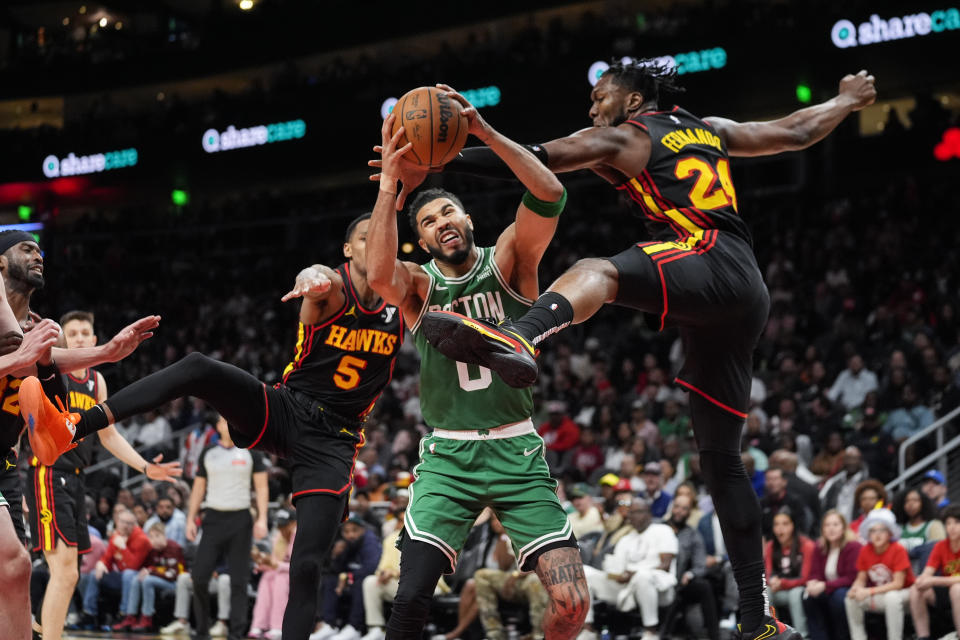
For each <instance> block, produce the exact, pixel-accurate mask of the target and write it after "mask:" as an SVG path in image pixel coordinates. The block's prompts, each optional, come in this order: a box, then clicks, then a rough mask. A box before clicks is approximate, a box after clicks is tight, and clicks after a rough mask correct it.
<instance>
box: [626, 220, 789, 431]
mask: <svg viewBox="0 0 960 640" xmlns="http://www.w3.org/2000/svg"><path fill="white" fill-rule="evenodd" d="M608 259H609V260H610V262H611V263H613V265H614V266H615V267H616V269H617V272H618V275H619V286H618V291H617V297H616V300H615V301H614V303H615V304H618V305H622V306H626V307H630V308H633V309H638V310H640V311H643V312H644V314H645V316H646V320H647V324H648V325H649V326H651V328H653V329H655V330H657V331H662V330H664V329H666V328H669V327H678V328H679V330H680V336H681V339H682V341H683V346H684V351H685V362H684V364H683V368H682V369H681V370H680V373H679V375H678V376H677V379H676V382H677V384H679V385H681V386H682V387H684V388H686V389H687V390H689V391H690V392H691V393H696V394H699V395H700V396H702V397H703V398H705V399H706V400H708V401H709V402H710V403H712V404H713V405H714V406H716V407H718V408H719V409H722V410H724V411H727V412H730V413H733V414H734V415H737V416H739V417H742V418H746V410H747V407H748V403H749V398H750V381H751V378H752V374H753V350H754V348H755V347H756V344H757V340H758V339H759V338H760V335H761V333H762V332H763V329H764V327H765V326H766V322H767V315H768V313H769V311H770V296H769V294H768V293H767V287H766V285H765V284H764V283H763V278H762V276H761V274H760V270H759V268H758V267H757V261H756V258H755V257H754V255H753V250H752V249H751V247H750V245H749V244H748V243H747V242H746V241H745V240H743V239H741V238H739V237H738V236H735V235H733V234H730V233H726V232H722V231H717V230H709V231H707V232H706V233H705V234H704V237H703V239H702V240H701V241H700V242H699V243H697V244H695V245H692V246H691V245H688V244H685V243H679V242H643V243H640V244H636V245H634V246H632V247H630V248H629V249H627V250H626V251H623V252H622V253H619V254H617V255H615V256H613V257H611V258H608Z"/></svg>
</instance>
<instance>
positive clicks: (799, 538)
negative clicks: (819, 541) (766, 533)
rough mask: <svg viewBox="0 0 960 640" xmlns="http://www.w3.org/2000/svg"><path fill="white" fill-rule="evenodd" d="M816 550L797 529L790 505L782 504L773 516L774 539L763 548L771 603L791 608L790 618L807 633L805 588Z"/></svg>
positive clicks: (804, 633) (798, 627)
mask: <svg viewBox="0 0 960 640" xmlns="http://www.w3.org/2000/svg"><path fill="white" fill-rule="evenodd" d="M813 552H814V544H813V541H812V540H811V539H810V538H808V537H806V536H805V535H802V534H800V532H799V531H797V526H796V523H795V522H794V520H793V514H792V513H791V511H790V508H789V507H781V509H780V510H779V511H778V512H777V513H776V515H774V516H773V539H772V540H770V541H769V542H767V544H766V545H764V548H763V562H764V564H765V565H766V570H767V586H768V587H769V588H770V595H771V597H770V601H771V603H772V604H775V605H777V606H778V607H788V608H789V609H790V621H791V622H792V623H793V626H794V628H795V629H796V630H797V631H799V632H800V633H801V634H802V635H803V636H804V637H806V635H807V617H806V614H804V611H803V592H804V587H805V585H806V584H807V580H809V579H810V560H811V559H812V558H813Z"/></svg>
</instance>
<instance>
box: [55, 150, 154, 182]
mask: <svg viewBox="0 0 960 640" xmlns="http://www.w3.org/2000/svg"><path fill="white" fill-rule="evenodd" d="M136 164H137V150H136V149H123V150H122V151H108V152H107V153H94V154H91V155H89V156H78V155H76V154H75V153H68V154H67V155H66V157H65V158H58V157H57V156H54V155H49V156H47V157H46V158H44V159H43V175H45V176H47V177H48V178H60V177H66V176H82V175H86V174H88V173H100V172H101V171H110V170H111V169H123V168H124V167H132V166H134V165H136Z"/></svg>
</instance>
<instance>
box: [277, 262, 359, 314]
mask: <svg viewBox="0 0 960 640" xmlns="http://www.w3.org/2000/svg"><path fill="white" fill-rule="evenodd" d="M294 298H303V302H302V303H301V305H300V322H302V323H303V324H305V325H309V324H317V323H318V322H322V321H324V320H326V319H327V318H329V317H330V316H331V315H333V314H334V313H335V312H336V311H338V310H339V309H340V307H342V306H343V304H344V302H345V301H346V293H344V290H343V278H341V277H340V274H339V273H337V271H335V270H333V269H331V268H330V267H328V266H326V265H322V264H314V265H310V266H309V267H306V268H305V269H303V270H302V271H300V273H298V274H297V278H296V280H295V281H294V283H293V288H292V289H291V290H290V291H288V292H287V293H286V294H285V295H284V296H283V297H282V298H280V300H281V301H283V302H287V301H288V300H293V299H294Z"/></svg>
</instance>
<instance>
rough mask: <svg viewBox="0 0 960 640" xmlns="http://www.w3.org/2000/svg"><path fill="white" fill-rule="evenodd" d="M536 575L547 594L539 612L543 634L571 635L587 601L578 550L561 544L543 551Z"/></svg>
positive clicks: (554, 636) (577, 631)
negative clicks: (541, 611)
mask: <svg viewBox="0 0 960 640" xmlns="http://www.w3.org/2000/svg"><path fill="white" fill-rule="evenodd" d="M537 575H538V576H539V577H540V581H541V582H542V583H543V586H544V588H545V589H546V590H547V594H548V595H549V597H550V602H549V604H548V605H547V610H546V612H545V613H544V615H543V632H544V636H546V637H547V638H557V639H563V640H566V639H568V638H575V637H576V636H577V634H578V633H580V629H581V627H583V620H584V618H585V617H586V615H587V608H588V607H589V604H590V592H589V591H588V590H587V579H586V577H585V576H584V573H583V562H582V561H581V559H580V551H579V550H577V549H574V548H572V547H562V548H560V549H553V550H551V551H548V552H546V553H545V554H543V555H542V556H540V559H539V560H538V561H537Z"/></svg>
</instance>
